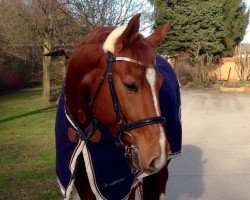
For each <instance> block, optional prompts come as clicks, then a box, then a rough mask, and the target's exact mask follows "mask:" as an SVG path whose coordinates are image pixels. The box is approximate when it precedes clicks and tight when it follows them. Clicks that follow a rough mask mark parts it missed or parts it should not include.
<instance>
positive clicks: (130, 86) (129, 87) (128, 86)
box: [123, 83, 138, 92]
mask: <svg viewBox="0 0 250 200" xmlns="http://www.w3.org/2000/svg"><path fill="white" fill-rule="evenodd" d="M123 84H124V86H125V88H126V90H128V91H131V92H137V90H138V85H136V84H135V83H123Z"/></svg>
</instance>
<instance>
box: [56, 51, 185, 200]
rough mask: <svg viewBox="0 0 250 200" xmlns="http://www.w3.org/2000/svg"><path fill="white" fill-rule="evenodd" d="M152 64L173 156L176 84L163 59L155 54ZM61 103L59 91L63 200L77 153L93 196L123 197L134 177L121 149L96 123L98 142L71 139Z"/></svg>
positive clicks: (177, 139) (178, 131) (177, 138)
mask: <svg viewBox="0 0 250 200" xmlns="http://www.w3.org/2000/svg"><path fill="white" fill-rule="evenodd" d="M156 66H157V70H158V71H159V72H160V74H161V75H162V77H163V83H162V86H161V89H160V107H161V112H162V115H163V116H165V117H166V126H165V132H166V136H167V138H168V141H169V144H170V148H171V156H172V157H173V156H175V155H177V154H179V153H180V152H181V144H182V127H181V106H180V105H181V99H180V86H179V82H178V79H177V77H176V75H175V73H174V70H173V68H172V67H171V66H170V64H169V63H168V62H167V61H166V60H165V59H164V58H162V57H160V56H156ZM64 103H65V102H64V92H63V90H62V94H61V96H60V99H59V104H58V109H57V116H56V126H55V138H56V173H57V178H58V183H59V185H60V188H61V191H62V193H63V195H64V199H70V196H71V192H72V189H73V185H74V179H75V177H74V176H75V167H76V162H77V158H78V156H80V155H83V159H84V163H85V167H86V171H87V175H88V179H89V182H90V186H91V189H92V191H93V193H94V194H95V196H96V198H97V199H103V200H105V199H107V200H119V199H127V198H128V195H129V192H130V190H131V186H132V184H133V182H134V180H135V179H136V177H135V175H134V174H133V173H132V172H131V169H130V167H129V165H128V163H127V161H126V160H125V157H124V149H123V148H122V147H120V146H119V145H117V144H116V143H115V141H114V140H113V138H112V137H111V134H110V131H109V129H107V128H106V127H105V126H103V125H102V124H100V123H98V127H97V128H98V129H99V131H100V132H101V133H102V136H101V140H100V141H99V142H97V143H91V142H88V143H85V142H84V141H81V140H79V141H78V143H74V142H71V141H70V140H69V138H68V128H69V127H71V128H73V129H75V127H74V124H72V123H71V122H70V120H69V119H68V117H67V115H66V113H65V107H64V105H65V104H64ZM81 153H82V154H81Z"/></svg>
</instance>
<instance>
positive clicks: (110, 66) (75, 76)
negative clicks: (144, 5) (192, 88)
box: [65, 14, 170, 174]
mask: <svg viewBox="0 0 250 200" xmlns="http://www.w3.org/2000/svg"><path fill="white" fill-rule="evenodd" d="M139 18H140V14H138V15H135V16H134V17H133V18H132V19H131V20H130V21H129V23H128V25H127V26H121V27H118V28H115V29H114V28H105V27H99V28H96V29H95V30H94V31H92V32H91V33H89V34H88V35H87V36H86V37H85V38H83V40H82V41H81V42H80V44H79V46H78V47H77V49H76V50H75V52H74V54H73V55H72V56H71V58H70V60H69V65H68V71H67V75H66V82H65V90H66V98H67V104H68V108H69V110H70V112H71V113H72V115H73V116H74V117H75V119H76V121H77V122H78V124H79V126H80V127H81V128H82V129H84V127H86V126H87V125H88V124H89V123H90V122H91V118H92V117H93V115H94V116H95V118H96V119H97V120H98V121H99V122H101V123H102V124H104V125H106V126H107V127H108V128H109V129H110V130H111V132H112V134H113V135H114V136H118V135H119V136H120V140H121V142H122V143H123V144H124V145H125V146H126V147H136V148H131V149H130V153H131V158H132V159H131V161H132V165H133V166H134V167H135V168H140V169H141V171H143V172H145V174H152V173H156V172H157V171H159V170H160V169H161V168H162V167H163V166H164V165H165V164H166V162H167V159H168V156H169V155H170V147H169V143H168V140H167V138H166V134H165V132H164V128H163V126H162V118H160V116H161V110H160V105H159V91H160V87H161V84H162V77H161V75H160V74H159V72H158V71H157V69H156V67H155V65H156V57H155V54H154V52H153V48H154V47H155V46H156V45H158V44H159V43H160V42H161V41H162V40H163V39H164V38H165V35H166V33H167V30H168V27H169V24H168V23H166V24H163V25H162V26H161V27H159V28H158V29H157V30H156V31H155V32H154V33H152V34H151V35H150V36H148V37H146V38H144V37H143V36H142V35H141V34H140V33H139V25H140V22H139ZM107 54H108V55H109V56H108V57H107ZM107 60H108V61H107ZM112 90H114V91H112ZM114 99H115V100H114ZM90 102H91V106H90V105H89V104H90ZM115 104H117V105H115ZM90 107H91V108H90ZM115 107H118V111H117V110H116V108H115ZM118 120H119V121H118ZM154 120H155V121H154ZM134 122H136V123H134ZM140 123H141V124H140ZM132 126H133V127H132ZM128 127H130V128H128ZM131 127H132V128H131ZM123 128H124V130H121V129H123ZM121 132H123V134H121ZM98 134H100V133H99V132H98V131H96V133H95V134H94V135H93V136H92V138H91V139H92V140H93V138H98Z"/></svg>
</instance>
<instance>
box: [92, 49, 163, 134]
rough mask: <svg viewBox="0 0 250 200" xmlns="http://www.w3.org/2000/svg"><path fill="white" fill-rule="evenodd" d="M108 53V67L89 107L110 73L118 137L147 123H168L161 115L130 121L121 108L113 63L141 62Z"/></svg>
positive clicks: (110, 87)
mask: <svg viewBox="0 0 250 200" xmlns="http://www.w3.org/2000/svg"><path fill="white" fill-rule="evenodd" d="M107 54H108V60H107V62H108V64H107V67H106V69H105V71H104V73H103V76H102V77H101V80H100V82H99V83H98V85H97V88H96V90H95V92H94V95H93V97H92V99H91V101H90V103H89V108H90V109H91V110H92V108H93V104H94V101H95V99H96V96H97V94H98V92H99V90H100V88H101V85H102V83H103V81H104V79H105V77H106V76H107V74H108V83H109V90H110V94H111V97H112V102H113V109H114V112H115V115H116V122H117V124H118V126H119V128H120V131H119V134H118V138H122V136H123V135H124V134H127V133H128V132H129V131H130V130H133V129H137V128H140V127H142V126H147V125H151V124H157V123H159V124H162V125H164V124H165V123H166V119H165V117H161V116H156V117H150V118H146V119H142V120H138V121H135V122H128V120H127V118H126V116H125V115H124V113H123V111H122V109H121V105H120V102H119V98H118V96H117V92H116V89H115V84H114V78H113V72H112V64H113V63H114V62H118V61H125V62H136V63H139V62H137V61H135V60H132V59H129V58H127V57H117V58H116V57H114V56H113V54H112V53H110V52H108V53H107ZM139 64H140V63H139Z"/></svg>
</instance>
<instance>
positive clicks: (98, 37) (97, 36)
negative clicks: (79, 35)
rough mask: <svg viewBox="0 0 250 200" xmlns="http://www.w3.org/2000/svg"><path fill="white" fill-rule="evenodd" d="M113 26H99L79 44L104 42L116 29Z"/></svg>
mask: <svg viewBox="0 0 250 200" xmlns="http://www.w3.org/2000/svg"><path fill="white" fill-rule="evenodd" d="M114 29H115V28H113V27H97V28H95V29H94V30H93V31H91V32H89V33H88V34H87V35H86V36H85V37H84V38H83V39H81V41H80V42H79V45H78V46H82V45H88V44H102V43H104V42H105V40H106V39H107V37H108V35H109V34H110V33H111V32H112V31H113V30H114Z"/></svg>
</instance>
